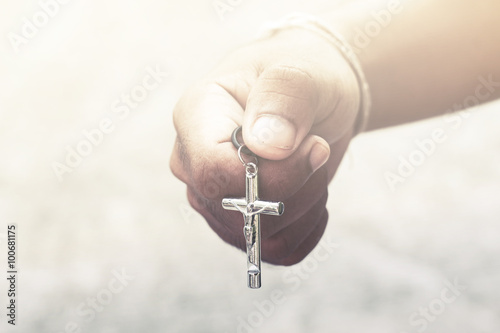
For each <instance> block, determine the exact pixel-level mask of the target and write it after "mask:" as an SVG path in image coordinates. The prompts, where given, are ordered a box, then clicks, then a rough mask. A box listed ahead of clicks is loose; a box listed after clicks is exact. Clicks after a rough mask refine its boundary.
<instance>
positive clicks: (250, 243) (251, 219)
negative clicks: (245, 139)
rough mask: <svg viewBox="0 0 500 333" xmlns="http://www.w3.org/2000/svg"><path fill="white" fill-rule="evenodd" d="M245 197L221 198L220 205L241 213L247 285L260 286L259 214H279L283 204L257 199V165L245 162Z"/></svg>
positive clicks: (281, 211)
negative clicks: (245, 252)
mask: <svg viewBox="0 0 500 333" xmlns="http://www.w3.org/2000/svg"><path fill="white" fill-rule="evenodd" d="M245 169H246V197H245V198H238V199H231V198H224V199H222V207H224V209H227V210H236V211H239V212H240V213H242V214H243V218H244V221H245V225H244V227H243V234H244V235H245V240H246V245H247V269H248V287H249V288H252V289H257V288H260V286H261V276H260V214H266V215H275V216H280V215H282V214H283V211H284V209H285V206H284V205H283V203H282V202H270V201H262V200H259V187H258V177H257V172H258V169H257V166H256V165H255V164H254V163H246V164H245Z"/></svg>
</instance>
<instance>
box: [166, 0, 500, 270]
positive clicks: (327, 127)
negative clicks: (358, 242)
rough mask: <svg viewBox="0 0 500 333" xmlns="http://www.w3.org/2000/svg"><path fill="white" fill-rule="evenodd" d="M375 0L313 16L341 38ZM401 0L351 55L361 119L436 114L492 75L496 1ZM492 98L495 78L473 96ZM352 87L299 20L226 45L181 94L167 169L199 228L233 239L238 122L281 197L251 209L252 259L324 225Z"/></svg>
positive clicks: (275, 256) (277, 256)
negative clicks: (361, 78)
mask: <svg viewBox="0 0 500 333" xmlns="http://www.w3.org/2000/svg"><path fill="white" fill-rule="evenodd" d="M385 5H386V2H376V1H375V2H364V3H362V5H360V6H358V7H355V8H353V7H350V8H345V9H343V10H339V11H336V12H335V13H332V14H331V15H326V16H325V17H324V19H325V20H327V21H328V22H329V23H330V24H331V25H332V26H333V27H335V29H337V30H338V31H340V32H341V33H342V34H343V35H344V36H346V38H348V39H350V40H352V37H353V31H354V29H353V27H355V26H362V25H363V23H364V22H366V21H367V20H369V19H370V13H371V12H372V11H373V10H379V9H380V8H383V7H384V6H385ZM404 6H405V7H404V10H403V11H401V12H400V13H398V15H397V17H394V19H393V20H392V21H391V23H390V24H389V25H388V26H387V27H385V28H384V31H383V33H381V34H380V35H379V36H377V37H376V38H374V39H373V40H372V41H371V42H370V45H369V46H368V47H366V48H364V49H363V50H362V51H361V52H360V54H359V59H360V61H361V65H362V68H363V71H364V72H365V75H366V77H367V80H368V83H369V85H370V87H371V91H372V98H373V105H372V110H371V116H370V118H369V119H368V129H369V130H373V129H379V128H383V127H388V126H394V125H398V124H401V123H405V122H409V121H415V120H419V119H423V118H426V117H431V116H435V115H438V114H441V113H443V112H445V111H446V110H448V109H450V107H451V105H453V103H456V102H459V101H463V100H464V98H466V97H467V96H469V95H471V94H474V91H475V89H476V87H477V84H478V77H479V76H483V77H491V78H492V79H493V80H499V81H500V23H499V22H500V20H498V19H497V17H496V14H497V13H499V12H500V3H498V2H495V1H482V2H479V3H477V2H476V3H473V2H466V1H450V0H439V1H437V0H433V1H431V0H427V1H408V2H405V5H404ZM450 8H451V9H450ZM471 17H472V18H471ZM416 27H418V29H416ZM493 82H497V81H493ZM497 85H498V87H500V83H497ZM498 97H500V88H498V89H496V90H495V91H493V92H492V93H491V94H490V95H489V96H488V98H487V99H483V100H482V101H483V102H484V101H487V100H492V99H495V98H498ZM360 98H361V94H360V90H359V87H358V82H357V80H356V76H355V74H354V73H353V71H352V69H351V67H350V66H349V64H348V63H347V62H346V60H345V59H344V57H343V56H342V54H341V53H340V52H339V51H338V49H336V48H335V46H334V45H332V44H330V42H328V41H327V40H325V39H323V38H322V37H321V36H319V35H317V34H316V33H314V32H312V31H309V30H307V29H303V28H289V29H284V30H281V31H279V32H277V33H276V34H274V35H272V36H271V37H268V38H265V39H261V40H258V41H254V42H251V43H249V44H248V45H247V46H244V47H242V48H240V49H238V50H236V51H234V52H233V53H232V54H231V55H229V56H228V57H227V58H226V59H225V60H224V61H223V62H222V63H221V64H220V65H219V66H218V67H216V68H215V69H214V70H213V71H212V72H210V73H209V74H208V75H207V76H206V77H205V78H203V79H201V80H200V81H199V82H198V83H196V84H195V85H194V86H193V87H191V88H190V89H188V90H187V91H186V92H185V94H184V95H183V97H181V99H180V100H179V102H178V103H177V105H176V106H175V109H174V124H175V128H176V131H177V139H176V144H175V147H174V149H173V153H172V157H171V169H172V172H173V173H174V175H175V176H177V177H178V178H179V179H180V180H181V181H183V182H184V183H186V185H187V195H188V200H189V202H190V204H191V205H192V206H193V208H194V209H196V210H197V211H198V212H199V213H200V214H201V215H203V217H204V218H205V219H206V220H207V222H208V224H209V225H210V227H211V228H212V229H213V230H214V231H215V232H216V233H217V234H218V235H219V236H220V237H221V238H222V239H223V240H224V241H226V242H228V243H230V244H232V245H234V246H236V247H238V248H240V249H243V250H244V249H245V248H246V245H245V240H244V237H243V231H242V230H243V218H242V216H241V214H240V213H239V212H234V211H226V210H224V209H223V208H222V206H221V200H222V198H223V197H241V196H244V193H245V183H244V167H243V166H242V165H241V162H240V161H239V160H238V157H237V154H236V150H235V148H234V147H233V145H232V143H231V140H230V137H231V133H232V132H233V130H234V129H235V128H236V127H237V126H239V125H242V126H243V130H242V134H243V140H244V142H245V144H246V145H247V146H248V147H249V148H250V149H251V150H252V151H253V152H254V153H256V154H257V155H258V156H259V177H260V193H259V194H260V197H261V198H262V199H264V200H269V201H283V202H284V204H285V207H286V210H285V214H284V215H283V216H281V217H269V216H262V217H261V232H262V259H263V260H264V261H267V262H269V263H273V264H278V265H292V264H295V263H297V262H299V261H301V260H302V259H303V258H304V257H305V256H306V255H307V254H308V253H309V252H310V251H312V249H313V248H314V247H315V246H316V245H317V243H318V242H319V240H320V238H321V236H322V234H323V232H324V230H325V227H326V223H327V221H328V212H327V210H326V200H327V196H328V190H327V186H328V183H329V182H330V180H331V179H332V178H333V176H334V174H335V172H336V170H337V168H338V165H339V163H340V162H341V160H342V157H343V155H344V152H345V151H346V149H347V147H348V145H349V142H350V140H351V139H352V138H353V136H354V130H353V128H354V124H355V121H356V118H357V117H358V113H359V108H360ZM214 184H216V186H215V188H214Z"/></svg>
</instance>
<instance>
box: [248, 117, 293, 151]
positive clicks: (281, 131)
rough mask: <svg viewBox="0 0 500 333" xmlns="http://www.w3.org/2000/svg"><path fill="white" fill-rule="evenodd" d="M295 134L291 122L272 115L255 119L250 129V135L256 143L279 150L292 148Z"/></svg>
mask: <svg viewBox="0 0 500 333" xmlns="http://www.w3.org/2000/svg"><path fill="white" fill-rule="evenodd" d="M296 134H297V130H296V129H295V126H294V125H293V124H292V123H291V122H289V121H288V120H286V119H284V118H281V117H279V116H272V115H265V116H261V117H259V118H257V120H256V121H255V123H254V124H253V128H252V135H253V136H254V138H255V139H256V141H257V142H258V143H260V144H263V145H269V146H272V147H275V148H280V149H292V148H294V145H295V137H296Z"/></svg>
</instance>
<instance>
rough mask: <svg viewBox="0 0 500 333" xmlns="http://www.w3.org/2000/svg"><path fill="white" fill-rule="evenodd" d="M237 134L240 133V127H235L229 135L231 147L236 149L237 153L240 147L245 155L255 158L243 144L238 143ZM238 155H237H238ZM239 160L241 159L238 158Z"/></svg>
mask: <svg viewBox="0 0 500 333" xmlns="http://www.w3.org/2000/svg"><path fill="white" fill-rule="evenodd" d="M239 132H241V126H238V127H236V128H235V129H234V131H233V134H231V141H232V142H233V145H234V146H235V147H236V149H238V151H239V149H240V148H241V147H244V148H241V149H242V150H243V153H244V154H245V155H248V156H253V157H257V155H255V154H254V153H253V152H252V151H251V150H250V149H248V147H247V146H245V144H244V143H240V142H238V133H239ZM238 155H239V153H238ZM240 160H241V158H240Z"/></svg>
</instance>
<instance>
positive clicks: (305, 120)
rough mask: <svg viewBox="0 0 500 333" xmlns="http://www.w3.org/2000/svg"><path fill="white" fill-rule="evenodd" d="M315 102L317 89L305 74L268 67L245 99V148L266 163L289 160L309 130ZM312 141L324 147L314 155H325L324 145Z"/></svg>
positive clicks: (290, 67) (290, 69)
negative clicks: (321, 153)
mask: <svg viewBox="0 0 500 333" xmlns="http://www.w3.org/2000/svg"><path fill="white" fill-rule="evenodd" d="M318 99H319V91H318V87H317V85H316V83H315V81H314V79H313V77H312V76H311V75H310V74H309V73H307V72H305V71H304V70H302V69H299V68H297V67H293V66H286V65H274V66H271V67H268V68H267V69H265V70H264V71H263V72H262V73H261V74H260V76H259V78H258V79H257V81H256V82H255V84H254V86H253V88H252V90H251V91H250V93H249V95H248V99H247V104H246V109H245V112H244V118H243V130H242V134H243V140H244V142H245V144H246V145H247V146H248V148H249V149H250V150H251V151H253V152H254V153H255V154H257V155H258V156H261V157H263V158H266V159H270V160H282V159H285V158H287V157H289V156H290V155H292V154H293V153H294V152H295V150H296V149H297V148H298V147H299V146H300V145H301V143H302V141H303V140H304V138H305V137H306V136H307V135H308V133H309V131H310V130H311V127H312V126H313V123H314V120H315V117H316V113H317V109H318ZM315 141H316V143H318V144H321V145H323V146H324V147H323V148H324V149H320V150H318V151H319V152H320V151H323V152H324V154H326V153H327V152H328V150H329V149H328V147H329V146H328V144H327V143H326V141H325V140H322V139H320V138H319V137H318V139H317V140H315ZM315 155H317V154H315ZM323 157H325V156H319V159H321V160H322V159H323ZM326 158H328V156H326Z"/></svg>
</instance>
